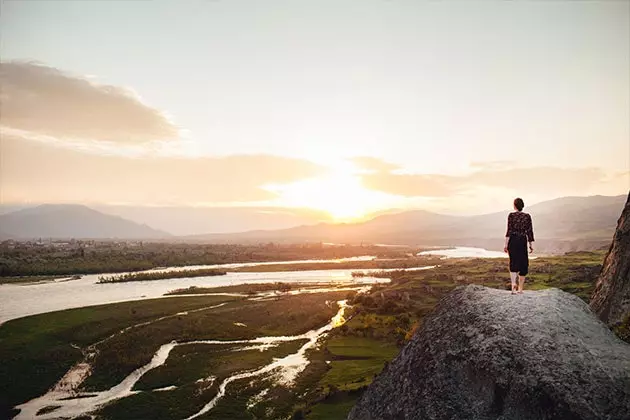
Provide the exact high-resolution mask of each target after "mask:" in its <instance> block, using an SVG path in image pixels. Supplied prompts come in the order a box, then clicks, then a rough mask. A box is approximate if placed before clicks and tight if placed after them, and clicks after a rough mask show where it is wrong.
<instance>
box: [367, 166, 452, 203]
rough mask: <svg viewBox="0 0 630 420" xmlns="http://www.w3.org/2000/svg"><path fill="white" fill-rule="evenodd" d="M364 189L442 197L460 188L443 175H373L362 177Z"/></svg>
mask: <svg viewBox="0 0 630 420" xmlns="http://www.w3.org/2000/svg"><path fill="white" fill-rule="evenodd" d="M362 183H363V185H364V186H365V187H366V188H369V189H372V190H376V191H382V192H385V193H388V194H394V195H401V196H404V197H416V196H423V197H444V196H449V195H452V194H454V193H456V192H457V191H459V189H460V188H461V185H459V184H458V182H457V179H456V178H454V177H450V176H445V175H417V174H392V173H384V172H380V173H373V174H367V175H363V177H362Z"/></svg>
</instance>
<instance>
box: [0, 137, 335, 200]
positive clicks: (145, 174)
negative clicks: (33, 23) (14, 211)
mask: <svg viewBox="0 0 630 420" xmlns="http://www.w3.org/2000/svg"><path fill="white" fill-rule="evenodd" d="M1 146H2V149H1V150H0V201H1V202H4V203H11V202H24V201H30V202H84V203H89V202H125V203H134V204H182V205H186V204H201V203H213V204H214V203H226V202H252V201H264V200H270V199H273V198H276V195H275V194H274V193H273V192H270V191H267V190H265V189H263V188H261V186H263V185H266V184H271V183H278V184H282V183H290V182H294V181H298V180H301V179H305V178H310V177H313V176H317V175H319V174H321V173H323V172H324V171H325V168H323V167H321V166H318V165H316V164H314V163H312V162H309V161H306V160H302V159H292V158H285V157H278V156H270V155H236V156H227V157H200V158H181V157H179V158H173V157H142V158H131V157H124V156H115V155H99V154H91V153H86V152H84V151H80V150H73V149H67V148H62V147H56V146H54V145H50V144H45V143H41V142H36V141H31V140H25V139H21V138H17V137H13V136H3V138H2V143H1Z"/></svg>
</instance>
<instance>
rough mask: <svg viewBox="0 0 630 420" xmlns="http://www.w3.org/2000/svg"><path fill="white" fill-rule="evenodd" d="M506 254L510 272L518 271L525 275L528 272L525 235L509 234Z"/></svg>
mask: <svg viewBox="0 0 630 420" xmlns="http://www.w3.org/2000/svg"><path fill="white" fill-rule="evenodd" d="M508 255H509V256H510V272H512V273H518V274H519V275H520V276H526V275H527V273H528V272H529V271H528V270H529V257H528V255H527V237H526V236H523V235H510V240H509V242H508Z"/></svg>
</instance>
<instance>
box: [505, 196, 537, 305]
mask: <svg viewBox="0 0 630 420" xmlns="http://www.w3.org/2000/svg"><path fill="white" fill-rule="evenodd" d="M523 207H525V203H524V202H523V200H522V199H521V198H517V199H515V200H514V210H516V211H515V212H512V213H510V215H509V216H508V220H507V232H506V234H505V247H504V248H503V251H504V252H507V253H509V255H510V280H511V282H512V294H515V293H517V292H518V293H523V284H524V283H525V276H526V275H527V272H528V268H529V258H528V257H527V243H528V242H529V252H534V246H533V244H532V242H534V229H533V227H532V217H531V216H530V215H529V214H527V213H523ZM517 277H518V289H517V286H516V278H517Z"/></svg>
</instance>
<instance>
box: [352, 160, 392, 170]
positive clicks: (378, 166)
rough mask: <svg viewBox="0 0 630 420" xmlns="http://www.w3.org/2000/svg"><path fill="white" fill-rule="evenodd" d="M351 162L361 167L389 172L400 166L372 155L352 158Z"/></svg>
mask: <svg viewBox="0 0 630 420" xmlns="http://www.w3.org/2000/svg"><path fill="white" fill-rule="evenodd" d="M351 162H352V163H354V164H355V165H356V166H358V167H359V168H361V169H367V170H369V171H376V172H389V171H394V170H396V169H399V168H400V166H398V165H396V164H394V163H389V162H385V161H384V160H381V159H379V158H375V157H371V156H357V157H354V158H352V159H351Z"/></svg>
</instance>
